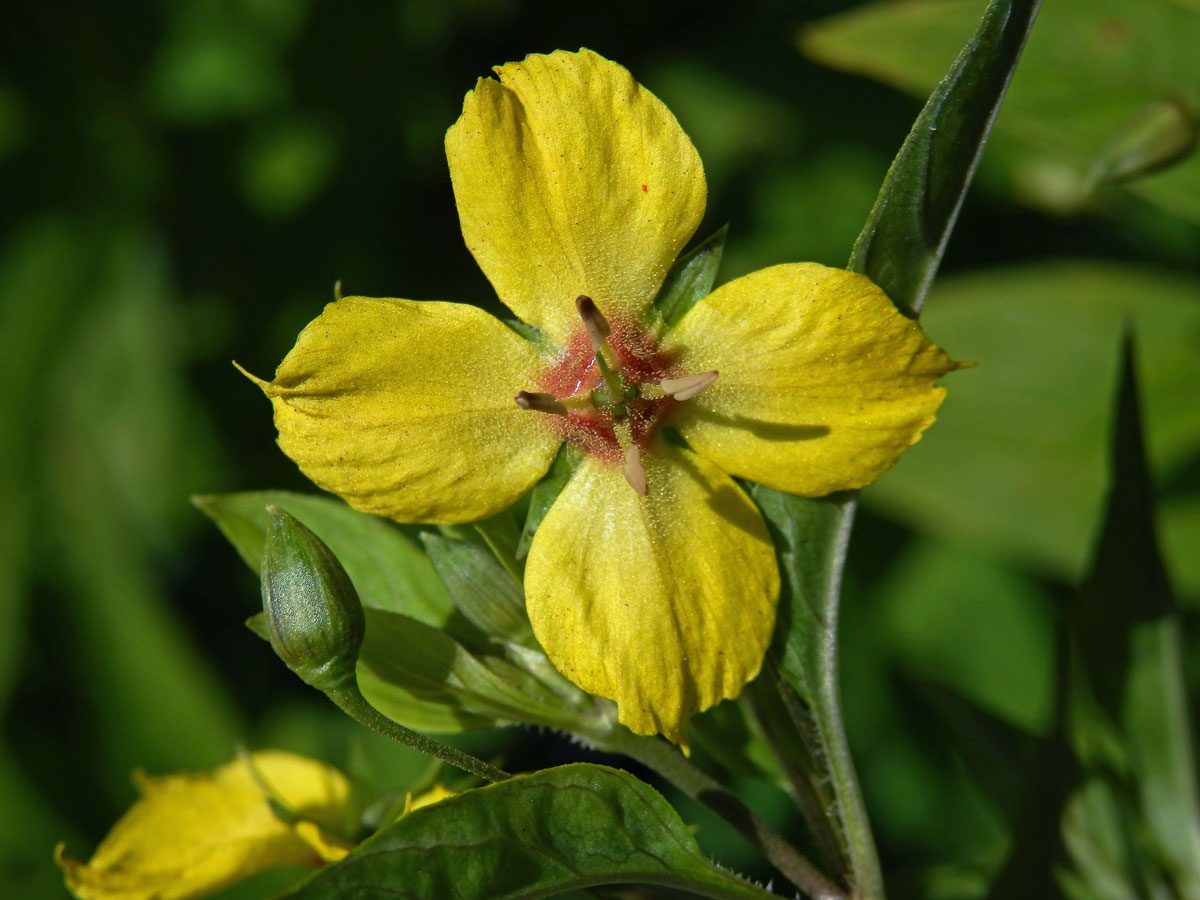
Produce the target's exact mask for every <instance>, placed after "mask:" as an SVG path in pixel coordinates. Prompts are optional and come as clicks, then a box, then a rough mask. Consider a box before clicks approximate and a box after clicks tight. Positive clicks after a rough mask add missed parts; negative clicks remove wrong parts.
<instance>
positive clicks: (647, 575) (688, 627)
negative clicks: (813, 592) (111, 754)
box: [525, 439, 779, 743]
mask: <svg viewBox="0 0 1200 900" xmlns="http://www.w3.org/2000/svg"><path fill="white" fill-rule="evenodd" d="M644 460H645V465H646V474H647V481H648V493H647V494H646V496H644V497H643V496H641V495H639V494H638V493H637V492H635V491H634V490H633V489H632V488H631V487H630V486H629V484H628V483H627V482H626V480H625V476H624V474H623V473H622V471H621V467H620V466H619V465H608V464H604V463H599V462H595V461H592V460H587V461H585V462H584V463H583V464H582V465H581V466H580V468H579V470H578V471H577V472H576V473H575V475H574V477H573V478H572V479H571V481H570V483H569V484H568V485H567V486H566V488H565V489H564V490H563V492H562V493H561V494H560V495H559V497H558V499H557V500H555V501H554V505H553V506H552V507H551V508H550V512H549V513H548V514H547V516H546V518H545V520H544V521H543V522H542V524H541V527H540V528H539V529H538V531H537V534H536V535H535V536H534V541H533V546H532V547H531V548H530V551H529V560H528V564H527V566H526V569H525V592H526V597H527V605H528V608H529V618H530V620H531V621H532V623H533V630H534V633H535V634H536V635H537V638H538V640H539V641H540V642H541V644H542V646H543V647H544V648H545V649H546V652H547V653H548V654H549V656H550V659H551V660H552V661H553V662H554V665H555V666H557V667H558V669H559V670H560V671H562V673H563V674H564V675H566V676H567V677H568V678H570V679H571V681H573V682H575V683H576V684H577V685H579V686H580V687H582V688H583V689H584V690H587V691H590V692H591V693H593V694H598V695H600V696H602V697H609V698H611V699H613V700H615V701H616V702H617V708H618V712H619V715H620V719H621V721H622V722H623V723H624V724H625V725H627V726H628V727H629V728H630V729H631V730H633V731H635V732H637V733H639V734H654V733H662V734H664V735H666V736H667V737H668V738H670V739H671V740H673V741H675V742H676V743H683V742H684V738H685V735H684V725H685V723H686V722H687V720H688V718H689V717H690V716H691V715H693V714H694V713H696V712H698V711H700V710H703V709H707V708H708V707H710V706H712V705H713V704H715V703H717V702H718V701H720V700H722V699H724V698H727V697H735V696H737V694H738V693H739V692H740V691H741V689H742V687H743V686H744V685H745V684H746V682H747V681H749V680H750V679H751V678H753V677H754V676H755V675H756V674H757V673H758V669H759V666H760V665H761V663H762V658H763V653H764V652H765V650H766V647H767V644H768V642H769V641H770V637H771V628H772V625H773V624H774V620H775V604H776V599H777V596H778V592H779V573H778V569H777V567H776V564H775V555H774V551H773V550H772V547H771V542H770V539H769V538H768V536H767V530H766V526H765V525H764V524H763V520H762V517H761V516H760V515H759V513H758V510H757V509H756V508H755V507H754V505H753V504H752V503H751V502H750V500H749V499H748V498H747V497H746V495H745V494H744V493H743V492H742V490H741V488H739V487H738V486H737V485H736V484H735V483H734V482H733V481H732V480H731V479H730V478H729V477H728V476H726V475H725V474H724V473H722V472H720V471H719V470H718V469H717V468H716V467H715V466H713V465H712V464H710V463H708V462H706V461H705V460H703V459H701V458H700V457H698V456H696V455H695V454H693V453H689V452H688V451H686V450H682V449H677V448H675V447H672V446H670V445H668V444H667V443H665V442H664V441H662V440H661V439H660V440H659V441H658V442H657V443H656V444H655V445H654V446H653V447H651V448H650V451H649V452H647V453H646V454H645V456H644Z"/></svg>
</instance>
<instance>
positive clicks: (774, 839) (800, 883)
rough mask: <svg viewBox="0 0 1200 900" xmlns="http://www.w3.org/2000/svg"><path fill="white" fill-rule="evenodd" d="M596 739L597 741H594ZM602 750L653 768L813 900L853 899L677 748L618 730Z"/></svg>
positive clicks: (602, 746) (657, 740) (601, 742)
mask: <svg viewBox="0 0 1200 900" xmlns="http://www.w3.org/2000/svg"><path fill="white" fill-rule="evenodd" d="M593 740H595V739H593ZM595 743H596V745H597V747H599V748H600V749H602V750H607V751H611V752H615V753H623V754H625V755H626V756H629V757H631V758H632V759H636V760H637V761H638V762H640V763H642V764H643V765H645V766H647V767H649V768H651V769H653V770H654V771H655V772H657V773H658V774H659V775H661V776H662V777H663V778H665V779H667V781H669V782H671V783H672V784H673V785H675V787H677V788H679V789H680V790H681V791H683V792H684V793H685V794H687V795H688V796H689V797H691V798H692V799H694V800H697V801H699V802H700V803H703V804H704V805H705V806H707V807H708V808H709V809H711V810H712V811H713V812H715V813H717V815H719V816H721V817H722V818H723V819H725V820H726V821H727V822H729V824H731V825H732V826H733V827H734V828H736V829H737V830H738V831H740V832H741V833H742V834H743V835H744V836H745V837H746V838H747V839H749V840H750V842H751V843H752V844H754V845H755V846H756V847H758V848H759V849H760V850H761V851H762V852H763V854H764V855H765V856H766V858H767V859H768V860H769V861H770V862H771V864H772V865H773V866H775V868H777V869H778V870H779V871H780V872H782V873H783V874H784V875H786V876H787V877H788V878H789V879H790V880H791V881H792V882H793V883H794V884H795V885H796V887H798V888H800V890H802V891H804V893H806V894H808V895H809V896H810V897H812V898H813V900H848V897H847V895H846V892H845V891H843V890H842V889H841V888H840V887H838V886H837V885H836V884H834V883H833V882H832V881H830V880H829V879H828V878H826V877H825V875H824V874H822V873H821V871H820V870H819V869H817V867H816V866H814V865H813V864H812V863H811V862H810V861H809V860H808V858H807V857H806V856H805V855H804V854H803V853H801V852H800V851H799V850H797V849H796V848H795V847H793V846H792V845H791V844H790V843H788V841H787V839H786V838H785V837H784V836H783V835H781V834H780V833H779V832H778V831H776V830H775V829H774V828H773V827H771V825H770V824H769V823H768V822H767V821H766V820H764V819H762V818H760V817H759V816H758V815H757V814H756V813H754V812H753V811H751V810H750V809H748V808H747V807H746V805H745V804H744V803H742V801H741V800H740V799H738V797H736V796H735V795H734V794H732V793H730V792H729V791H728V790H727V789H726V788H725V787H724V786H723V785H721V784H720V782H718V781H716V780H715V779H714V778H712V776H710V775H709V774H708V773H707V772H705V771H704V770H703V769H701V768H700V767H698V766H696V765H694V764H693V763H691V762H690V761H688V759H687V758H686V757H684V755H683V754H682V753H680V752H679V751H678V750H677V749H676V748H675V747H672V746H671V745H670V744H668V743H667V742H666V741H664V740H662V739H660V738H646V737H639V736H637V735H635V734H633V733H631V732H629V731H627V730H625V729H620V728H619V729H616V730H614V731H613V732H612V733H611V734H610V735H608V736H607V737H606V739H604V740H595Z"/></svg>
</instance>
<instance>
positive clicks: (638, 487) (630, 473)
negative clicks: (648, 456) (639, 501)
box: [621, 441, 647, 497]
mask: <svg viewBox="0 0 1200 900" xmlns="http://www.w3.org/2000/svg"><path fill="white" fill-rule="evenodd" d="M621 471H622V472H623V473H624V475H625V480H626V481H628V482H629V486H630V487H631V488H633V489H634V490H635V491H637V492H638V493H639V494H641V495H642V496H643V497H645V496H646V489H647V488H646V467H645V466H643V465H642V454H641V453H640V452H639V451H638V447H637V444H636V443H634V442H633V441H630V442H629V446H628V447H626V448H625V465H624V467H622V469H621Z"/></svg>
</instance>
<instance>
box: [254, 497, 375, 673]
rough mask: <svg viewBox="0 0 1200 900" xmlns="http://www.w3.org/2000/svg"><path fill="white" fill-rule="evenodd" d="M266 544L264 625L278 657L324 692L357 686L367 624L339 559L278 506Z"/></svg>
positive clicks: (273, 508)
mask: <svg viewBox="0 0 1200 900" xmlns="http://www.w3.org/2000/svg"><path fill="white" fill-rule="evenodd" d="M267 513H268V514H269V515H270V517H271V523H270V525H269V527H268V528H267V538H266V541H265V543H264V545H263V560H262V595H263V614H264V619H263V622H264V624H265V625H266V631H267V637H268V639H269V640H270V642H271V646H272V647H273V648H274V650H275V652H276V653H277V654H278V655H279V658H280V659H282V660H283V661H284V662H285V663H286V664H287V666H288V668H289V669H291V670H292V671H293V672H295V673H296V674H297V675H299V676H300V677H301V678H302V679H303V680H304V681H305V682H306V683H307V684H310V685H312V686H313V687H315V688H317V689H318V690H320V691H325V692H329V691H333V690H338V689H341V688H342V687H343V686H344V685H346V684H347V683H353V681H354V668H355V665H356V663H357V662H358V651H359V648H360V647H361V646H362V643H363V637H364V635H365V633H366V619H365V617H364V616H363V608H362V604H361V603H360V602H359V599H358V593H357V592H356V591H355V590H354V585H353V584H351V582H350V576H348V575H347V574H346V570H345V569H343V568H342V565H341V563H339V562H338V561H337V557H335V556H334V555H333V553H332V552H330V550H329V548H328V547H327V546H326V545H325V544H324V543H323V542H322V541H321V539H320V538H318V537H317V536H316V535H315V534H313V533H312V532H311V531H309V530H308V529H307V528H305V527H304V526H303V525H301V524H300V522H298V521H297V520H296V519H295V518H294V517H293V516H291V515H289V514H288V513H287V512H285V511H284V510H282V509H280V508H279V507H277V506H271V507H268V508H267Z"/></svg>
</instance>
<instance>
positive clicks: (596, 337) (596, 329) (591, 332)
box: [575, 294, 612, 353]
mask: <svg viewBox="0 0 1200 900" xmlns="http://www.w3.org/2000/svg"><path fill="white" fill-rule="evenodd" d="M575 308H576V309H577V310H579V318H581V319H583V327H584V328H586V329H587V333H588V339H589V340H590V341H591V342H592V350H593V352H595V353H599V352H600V348H601V347H602V346H603V345H604V339H605V338H607V337H608V336H609V335H610V334H612V329H611V328H609V327H608V320H607V319H605V318H604V315H603V314H602V313H601V312H600V310H598V309H597V308H596V304H595V303H594V302H593V300H592V298H591V297H589V296H587V295H586V294H580V295H579V296H578V297H576V298H575Z"/></svg>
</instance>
